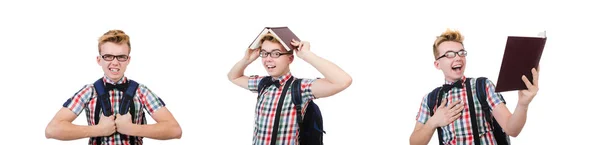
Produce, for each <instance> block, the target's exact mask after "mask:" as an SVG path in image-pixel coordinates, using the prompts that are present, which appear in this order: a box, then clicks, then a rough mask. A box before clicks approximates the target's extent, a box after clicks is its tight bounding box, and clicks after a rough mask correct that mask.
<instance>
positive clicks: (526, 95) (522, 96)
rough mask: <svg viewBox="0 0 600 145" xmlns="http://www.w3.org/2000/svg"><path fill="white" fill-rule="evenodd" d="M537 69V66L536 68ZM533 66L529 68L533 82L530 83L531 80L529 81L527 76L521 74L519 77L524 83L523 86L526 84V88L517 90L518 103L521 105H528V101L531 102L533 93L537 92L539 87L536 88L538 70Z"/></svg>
mask: <svg viewBox="0 0 600 145" xmlns="http://www.w3.org/2000/svg"><path fill="white" fill-rule="evenodd" d="M537 70H539V67H538V68H537ZM537 70H536V69H535V68H532V69H531V74H533V84H531V82H529V79H527V77H525V75H523V76H522V77H521V79H522V80H523V82H524V83H525V86H527V90H519V105H522V106H529V103H531V100H533V97H535V95H536V94H537V92H538V90H539V88H538V77H539V74H538V71H537Z"/></svg>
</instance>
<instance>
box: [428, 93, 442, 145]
mask: <svg viewBox="0 0 600 145" xmlns="http://www.w3.org/2000/svg"><path fill="white" fill-rule="evenodd" d="M441 89H442V87H437V88H435V89H433V91H431V92H430V93H429V94H427V107H428V108H429V116H433V113H434V112H435V109H436V108H437V106H438V105H440V104H441V101H442V97H441V96H440V95H441V94H443V93H440V90H441ZM436 130H437V134H438V141H439V143H440V145H443V144H444V140H443V138H442V137H443V136H442V128H441V127H438V128H436Z"/></svg>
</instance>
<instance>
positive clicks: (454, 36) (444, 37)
mask: <svg viewBox="0 0 600 145" xmlns="http://www.w3.org/2000/svg"><path fill="white" fill-rule="evenodd" d="M464 39H465V38H464V37H463V36H462V34H460V32H459V31H458V30H451V29H446V31H445V32H444V33H442V34H441V35H440V36H437V38H436V39H435V42H434V43H433V57H434V59H435V58H437V55H438V53H439V52H438V49H437V48H438V47H439V46H440V44H442V43H443V42H446V41H452V42H458V43H460V45H463V40H464Z"/></svg>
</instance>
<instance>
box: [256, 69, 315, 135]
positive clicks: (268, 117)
mask: <svg viewBox="0 0 600 145" xmlns="http://www.w3.org/2000/svg"><path fill="white" fill-rule="evenodd" d="M291 77H292V74H291V73H289V72H288V73H287V74H285V75H283V76H281V77H278V78H273V79H277V80H279V82H280V84H281V86H280V88H277V87H276V86H275V85H271V86H266V87H265V88H264V91H263V93H262V94H261V95H260V97H258V101H257V103H256V108H255V114H254V119H255V120H254V137H253V139H252V144H253V145H269V144H271V142H272V141H276V143H277V144H278V145H297V144H299V143H298V136H299V132H298V129H299V128H298V125H297V123H296V113H297V112H296V109H295V108H294V103H293V102H292V95H291V92H292V91H291V89H292V85H290V86H289V87H288V91H287V92H286V95H285V98H283V99H285V100H284V101H283V105H282V109H281V115H280V118H279V120H276V121H279V128H278V131H277V132H276V133H277V134H278V135H277V139H271V135H272V131H273V125H274V121H275V120H274V119H275V114H276V110H277V103H278V101H279V98H280V97H281V93H282V90H283V89H284V88H283V87H284V86H285V82H286V81H287V80H288V79H290V78H291ZM262 78H264V77H263V76H257V75H252V76H250V79H249V80H248V89H249V90H250V91H252V92H254V93H257V90H258V83H259V82H260V80H261V79H262ZM294 80H295V77H294ZM314 81H315V79H302V82H301V87H300V88H301V91H302V92H301V94H302V104H303V105H302V114H303V115H304V113H305V111H306V107H307V106H308V102H309V101H310V100H312V99H314V98H315V97H314V95H313V93H312V90H311V86H312V84H313V82H314Z"/></svg>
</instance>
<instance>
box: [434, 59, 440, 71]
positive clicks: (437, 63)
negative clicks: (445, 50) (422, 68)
mask: <svg viewBox="0 0 600 145" xmlns="http://www.w3.org/2000/svg"><path fill="white" fill-rule="evenodd" d="M433 66H435V68H436V69H438V70H440V69H441V68H440V62H439V61H437V60H436V61H433Z"/></svg>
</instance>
